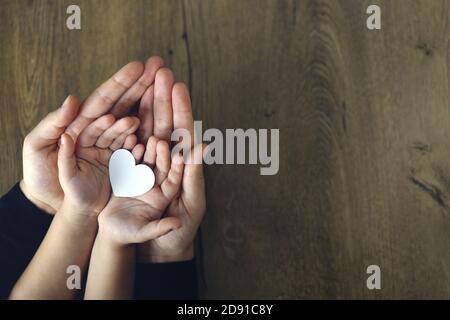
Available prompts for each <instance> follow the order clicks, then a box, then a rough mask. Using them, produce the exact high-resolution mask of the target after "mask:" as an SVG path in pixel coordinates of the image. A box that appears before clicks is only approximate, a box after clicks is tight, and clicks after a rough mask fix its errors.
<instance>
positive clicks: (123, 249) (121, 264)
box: [85, 227, 136, 300]
mask: <svg viewBox="0 0 450 320" xmlns="http://www.w3.org/2000/svg"><path fill="white" fill-rule="evenodd" d="M135 260H136V248H135V245H133V244H127V245H123V244H117V243H114V241H112V240H111V238H110V237H108V236H107V235H106V233H105V232H103V231H102V230H101V227H100V230H99V233H98V235H97V238H96V240H95V244H94V248H93V250H92V255H91V262H90V265H89V274H88V280H87V285H86V293H85V299H87V300H113V299H131V298H132V297H133V289H134V288H133V284H134V273H135Z"/></svg>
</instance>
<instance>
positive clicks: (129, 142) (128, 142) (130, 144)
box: [123, 134, 138, 150]
mask: <svg viewBox="0 0 450 320" xmlns="http://www.w3.org/2000/svg"><path fill="white" fill-rule="evenodd" d="M137 141H138V138H137V137H136V135H135V134H130V135H128V136H127V138H126V139H125V142H124V143H123V148H124V149H127V150H132V149H133V148H134V147H135V146H136V144H137Z"/></svg>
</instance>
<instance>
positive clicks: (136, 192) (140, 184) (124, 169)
mask: <svg viewBox="0 0 450 320" xmlns="http://www.w3.org/2000/svg"><path fill="white" fill-rule="evenodd" d="M109 180H110V181H111V187H112V190H113V193H114V195H115V196H116V197H137V196H140V195H143V194H144V193H146V192H148V191H149V190H150V189H151V188H152V187H153V185H154V184H155V174H154V173H153V171H152V169H151V168H150V167H148V166H146V165H145V164H139V165H136V162H135V160H134V157H133V155H132V154H131V152H130V151H128V150H125V149H119V150H116V151H114V153H113V154H112V156H111V159H109Z"/></svg>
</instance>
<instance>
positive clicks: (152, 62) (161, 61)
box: [145, 56, 164, 69]
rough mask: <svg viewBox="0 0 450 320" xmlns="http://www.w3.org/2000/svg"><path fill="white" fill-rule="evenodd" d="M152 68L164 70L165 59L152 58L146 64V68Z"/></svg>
mask: <svg viewBox="0 0 450 320" xmlns="http://www.w3.org/2000/svg"><path fill="white" fill-rule="evenodd" d="M150 66H151V67H159V68H162V67H163V66H164V59H163V58H161V57H160V56H152V57H150V58H148V59H147V61H146V62H145V67H150ZM159 68H158V69H159Z"/></svg>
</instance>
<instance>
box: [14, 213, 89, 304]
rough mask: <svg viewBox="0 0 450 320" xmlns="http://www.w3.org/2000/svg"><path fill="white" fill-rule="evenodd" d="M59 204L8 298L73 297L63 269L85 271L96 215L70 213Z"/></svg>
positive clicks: (73, 293)
mask: <svg viewBox="0 0 450 320" xmlns="http://www.w3.org/2000/svg"><path fill="white" fill-rule="evenodd" d="M72 211H73V209H70V208H66V207H64V206H63V208H61V210H60V211H59V212H58V213H57V214H56V216H55V218H54V219H53V222H52V224H51V226H50V228H49V230H48V232H47V234H46V236H45V238H44V240H43V241H42V243H41V245H40V247H39V249H38V251H37V252H36V254H35V255H34V257H33V259H32V260H31V262H30V264H29V265H28V267H27V268H26V270H25V272H24V273H23V274H22V276H21V277H20V279H19V280H18V282H17V283H16V285H15V286H14V288H13V290H12V292H11V294H10V299H73V298H74V296H75V293H76V291H75V290H71V289H69V288H68V286H67V279H68V277H69V274H67V268H68V267H69V266H71V265H75V266H78V267H79V268H80V270H82V271H83V270H85V269H86V266H87V263H88V260H89V255H90V252H91V249H92V245H93V242H94V239H95V235H96V232H97V217H96V216H90V215H89V214H88V213H86V214H83V215H74V214H73V212H72Z"/></svg>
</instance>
